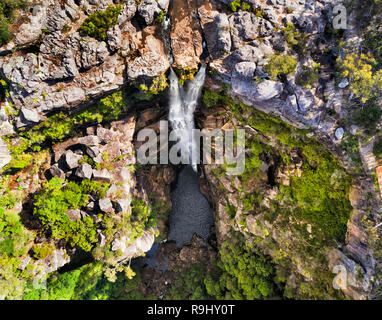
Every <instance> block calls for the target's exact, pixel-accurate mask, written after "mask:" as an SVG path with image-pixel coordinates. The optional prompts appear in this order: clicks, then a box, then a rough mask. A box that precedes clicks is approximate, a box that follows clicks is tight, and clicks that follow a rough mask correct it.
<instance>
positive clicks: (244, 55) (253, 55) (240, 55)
mask: <svg viewBox="0 0 382 320" xmlns="http://www.w3.org/2000/svg"><path fill="white" fill-rule="evenodd" d="M232 55H233V57H234V58H235V59H237V60H238V61H248V62H254V63H256V62H257V61H258V60H261V59H262V58H263V57H264V53H263V51H262V50H261V49H259V48H256V47H253V46H250V45H245V46H243V47H241V48H239V49H237V50H236V51H235V52H234V53H233V54H232Z"/></svg>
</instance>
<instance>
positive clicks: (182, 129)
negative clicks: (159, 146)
mask: <svg viewBox="0 0 382 320" xmlns="http://www.w3.org/2000/svg"><path fill="white" fill-rule="evenodd" d="M205 78H206V66H205V65H204V64H203V65H202V66H201V68H200V70H199V71H198V73H197V75H196V76H195V77H194V79H193V80H191V81H188V83H187V84H186V88H185V89H184V88H183V87H182V86H180V85H179V80H178V77H177V75H176V73H175V72H174V70H173V69H172V68H171V73H170V77H169V79H170V111H169V120H170V123H171V126H172V128H173V130H176V132H177V135H178V140H180V141H182V143H185V144H186V147H185V149H184V150H185V152H184V153H183V154H182V156H183V159H184V160H185V161H187V159H188V161H189V163H190V164H191V165H192V168H193V169H194V170H195V171H197V165H196V161H195V160H194V159H192V154H196V153H195V152H196V150H195V141H194V137H193V134H192V129H194V111H195V109H196V107H197V103H198V99H199V96H200V94H201V91H202V87H203V84H204V81H205ZM185 161H184V162H185ZM184 162H183V163H184Z"/></svg>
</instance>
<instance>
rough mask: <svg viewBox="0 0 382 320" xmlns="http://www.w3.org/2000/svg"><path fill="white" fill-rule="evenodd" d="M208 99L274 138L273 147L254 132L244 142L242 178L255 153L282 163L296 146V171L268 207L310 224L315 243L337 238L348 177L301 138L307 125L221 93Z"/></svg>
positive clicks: (255, 166)
mask: <svg viewBox="0 0 382 320" xmlns="http://www.w3.org/2000/svg"><path fill="white" fill-rule="evenodd" d="M212 100H213V101H218V102H217V103H220V104H221V105H227V106H229V110H230V111H231V112H232V114H233V116H234V117H235V118H236V119H237V120H238V121H239V122H240V123H241V124H242V125H243V126H244V125H249V126H250V127H252V128H253V129H255V130H257V131H259V132H261V133H262V134H263V135H264V136H266V137H272V138H275V139H277V140H278V142H279V144H278V148H277V149H276V150H275V149H274V148H270V147H269V146H267V145H265V144H264V143H262V142H261V141H260V140H259V139H258V138H257V137H254V138H253V139H252V140H249V141H247V142H246V143H247V148H248V147H249V148H250V149H251V153H250V154H248V155H247V157H246V169H245V171H244V173H243V174H242V176H241V177H240V178H241V179H242V181H243V183H244V184H246V183H248V180H249V179H253V178H254V177H256V176H258V173H259V168H260V165H261V161H260V159H259V157H260V155H267V154H268V155H271V156H272V157H277V158H281V159H283V162H284V163H286V164H288V161H289V160H288V159H290V152H291V151H292V150H293V149H294V150H296V148H297V149H298V150H299V153H300V154H301V156H302V162H303V167H302V175H301V177H294V176H292V177H291V185H290V186H280V191H281V195H280V198H279V199H278V201H277V202H276V203H275V206H276V207H275V208H274V211H275V212H276V213H278V214H284V215H286V216H288V215H292V216H294V217H296V218H298V219H300V220H304V221H307V222H309V223H311V224H312V225H313V226H314V228H316V229H315V230H316V231H317V232H315V233H314V234H315V236H316V237H315V238H314V241H316V242H317V243H326V244H328V243H330V241H340V242H342V241H343V240H344V237H345V233H346V224H347V220H348V218H349V215H350V212H351V206H350V202H349V197H348V194H349V189H350V183H351V178H350V177H349V175H348V174H347V173H346V172H345V170H344V169H343V168H342V167H341V165H340V164H339V163H338V161H337V160H336V159H335V158H334V157H333V156H332V155H331V154H330V153H329V152H328V151H326V150H325V148H324V147H322V146H321V145H320V144H319V143H318V142H317V141H316V140H315V139H313V138H309V137H307V133H308V131H307V130H301V129H296V128H294V127H292V126H290V125H288V124H286V123H285V122H283V121H281V120H280V119H277V118H276V117H274V116H272V115H268V114H265V113H262V112H260V111H257V110H255V109H254V108H251V107H248V106H246V105H244V104H243V103H241V102H240V101H235V100H233V99H232V98H229V97H227V96H224V95H223V94H221V93H220V94H218V95H216V94H214V99H212ZM211 105H212V103H211ZM350 154H354V152H353V153H350ZM280 203H282V204H283V205H280ZM255 207H257V206H255Z"/></svg>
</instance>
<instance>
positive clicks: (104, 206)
mask: <svg viewBox="0 0 382 320" xmlns="http://www.w3.org/2000/svg"><path fill="white" fill-rule="evenodd" d="M98 206H99V208H100V210H101V211H103V212H105V213H111V212H113V210H114V209H113V204H112V203H111V201H110V199H109V198H105V199H100V200H98Z"/></svg>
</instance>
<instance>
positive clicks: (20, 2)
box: [0, 0, 28, 46]
mask: <svg viewBox="0 0 382 320" xmlns="http://www.w3.org/2000/svg"><path fill="white" fill-rule="evenodd" d="M27 6H28V3H27V2H26V1H24V0H0V21H1V22H0V46H3V45H4V44H6V43H7V42H9V41H10V40H11V38H12V35H11V33H10V31H9V23H11V22H12V21H13V20H14V18H15V14H14V12H15V10H16V9H26V7H27Z"/></svg>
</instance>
